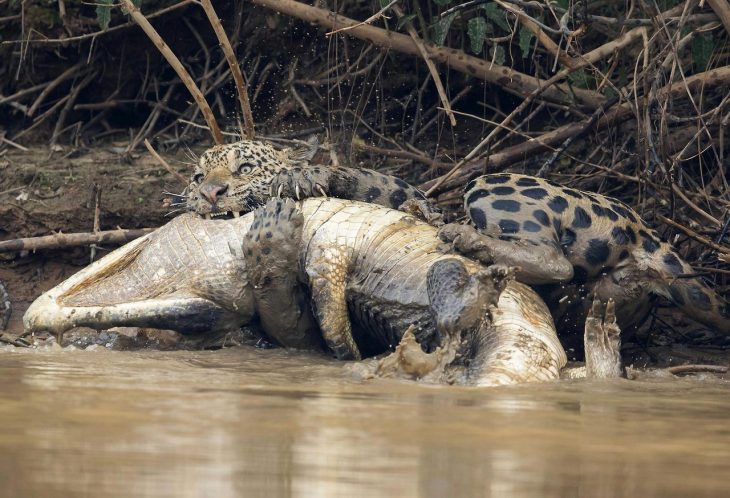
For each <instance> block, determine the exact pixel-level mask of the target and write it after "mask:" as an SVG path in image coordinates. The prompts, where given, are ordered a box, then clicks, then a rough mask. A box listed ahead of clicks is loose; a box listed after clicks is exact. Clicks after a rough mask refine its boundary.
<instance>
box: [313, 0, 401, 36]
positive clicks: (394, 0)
mask: <svg viewBox="0 0 730 498" xmlns="http://www.w3.org/2000/svg"><path fill="white" fill-rule="evenodd" d="M399 1H400V0H392V1H391V2H390V3H389V4H388V5H386V6H385V7H383V8H382V9H380V10H379V11H377V12H376V13H375V14H373V15H372V16H370V17H368V18H367V19H365V20H364V21H361V22H359V23H357V24H355V25H353V26H345V27H344V28H340V29H335V30H332V31H330V32H328V33H325V36H332V35H335V34H337V33H342V32H343V31H349V30H351V29H352V28H357V27H358V26H362V25H364V24H370V23H372V22H373V21H376V20H378V19H379V18H380V17H382V16H383V14H384V13H385V11H386V10H388V9H389V8H391V7H392V6H394V5H395V4H396V3H398V2H399ZM398 17H400V15H398ZM386 19H387V17H386Z"/></svg>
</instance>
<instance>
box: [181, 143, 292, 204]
mask: <svg viewBox="0 0 730 498" xmlns="http://www.w3.org/2000/svg"><path fill="white" fill-rule="evenodd" d="M294 156H295V155H294V154H293V153H292V151H291V150H290V149H282V150H279V149H276V148H275V147H274V146H273V145H271V144H269V143H267V142H262V141H258V140H242V141H240V142H236V143H232V144H226V145H216V146H215V147H212V148H210V149H208V150H206V151H205V152H203V154H201V156H200V160H199V161H198V164H197V166H196V167H195V170H194V171H193V176H192V178H191V183H190V186H189V187H188V198H187V209H188V210H189V211H194V212H196V213H198V214H199V215H201V216H205V217H211V216H213V217H218V216H226V217H231V216H235V217H238V216H239V215H240V214H241V213H247V212H249V211H252V210H253V209H255V208H257V207H258V206H261V205H263V204H264V203H266V201H267V200H268V199H269V198H270V195H269V185H270V183H271V181H272V180H273V179H274V177H275V175H276V174H277V173H278V172H279V171H281V169H282V168H285V167H287V166H290V165H291V164H292V163H293V162H295V159H294Z"/></svg>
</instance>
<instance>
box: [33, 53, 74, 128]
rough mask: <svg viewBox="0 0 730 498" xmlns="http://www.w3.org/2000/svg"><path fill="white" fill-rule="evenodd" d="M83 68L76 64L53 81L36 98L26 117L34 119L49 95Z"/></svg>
mask: <svg viewBox="0 0 730 498" xmlns="http://www.w3.org/2000/svg"><path fill="white" fill-rule="evenodd" d="M82 67H83V64H82V63H81V62H79V63H78V64H74V65H73V66H71V67H70V68H68V69H66V70H65V71H64V72H62V73H61V74H59V75H58V76H57V77H56V78H54V79H53V81H51V82H50V83H48V85H47V86H46V87H45V88H44V89H43V91H42V92H41V93H40V94H39V95H38V97H36V99H35V101H34V102H33V105H31V106H30V108H29V109H28V112H27V113H26V115H27V116H28V117H29V118H31V117H33V114H35V112H36V111H37V110H38V107H39V106H40V105H41V104H42V103H43V101H44V100H45V99H46V97H48V95H49V94H50V93H51V92H52V91H53V90H55V89H56V87H57V86H58V85H60V84H61V83H63V82H64V81H66V80H67V79H69V78H70V77H72V76H74V75H75V74H76V72H77V71H78V70H79V69H81V68H82Z"/></svg>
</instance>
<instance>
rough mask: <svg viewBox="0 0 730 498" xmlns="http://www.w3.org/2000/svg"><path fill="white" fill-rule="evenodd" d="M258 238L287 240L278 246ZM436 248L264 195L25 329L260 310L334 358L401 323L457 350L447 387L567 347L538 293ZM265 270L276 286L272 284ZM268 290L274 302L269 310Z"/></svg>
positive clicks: (608, 331)
mask: <svg viewBox="0 0 730 498" xmlns="http://www.w3.org/2000/svg"><path fill="white" fill-rule="evenodd" d="M277 206H278V208H277ZM284 215H286V216H285V218H286V219H282V216H284ZM291 233H294V234H297V235H296V236H295V237H290V236H289V235H290V234H291ZM256 239H258V240H256ZM265 240H270V241H271V242H272V244H273V242H275V241H278V242H281V241H282V240H289V241H290V242H289V245H290V248H289V249H287V248H286V247H285V245H284V244H278V245H267V244H266V243H262V241H265ZM439 244H440V241H439V239H438V237H437V231H436V229H435V228H433V227H431V226H430V225H428V224H426V223H424V222H421V221H418V220H417V219H415V218H414V217H413V216H411V215H409V214H407V213H403V212H400V211H395V210H392V209H388V208H384V207H381V206H376V205H371V204H363V203H357V202H352V201H343V200H336V199H309V200H305V201H303V202H301V203H299V204H298V205H296V206H295V205H293V204H291V205H288V207H287V205H283V206H282V205H281V204H276V203H274V204H272V205H271V206H268V207H266V208H264V209H262V210H259V211H257V212H256V213H250V214H247V215H243V216H240V217H238V218H235V219H231V220H205V219H202V218H200V217H197V216H194V215H182V216H179V217H177V218H175V219H174V220H172V221H171V222H169V223H168V224H167V225H165V226H163V227H161V228H160V229H158V230H157V231H155V232H153V233H152V234H149V235H147V236H145V237H143V238H140V239H137V240H135V241H133V242H131V243H129V244H127V245H125V246H124V247H122V248H120V249H118V250H116V251H114V252H112V253H110V254H109V255H107V256H105V257H104V258H102V259H101V260H99V261H98V262H96V263H94V264H92V265H90V266H89V267H87V268H86V269H84V270H82V271H81V272H79V273H78V274H76V275H74V276H73V277H71V278H70V279H68V280H67V281H65V282H63V283H62V284H60V285H59V286H57V287H55V288H53V289H51V290H50V291H48V292H46V293H45V294H43V295H42V296H41V297H39V298H38V299H37V300H36V301H35V302H34V303H33V304H32V305H31V307H30V308H29V309H28V311H27V312H26V314H25V316H24V324H25V326H26V329H27V330H28V331H38V330H49V331H51V332H56V333H60V332H63V331H65V330H68V329H70V328H72V327H75V326H87V327H92V328H96V329H106V328H110V327H115V326H142V327H154V328H165V329H174V330H177V331H180V332H183V333H200V332H206V331H208V330H212V329H228V328H231V327H238V326H242V325H244V324H248V323H251V322H252V321H254V320H255V319H256V318H257V316H259V315H261V317H262V324H263V325H264V328H265V329H266V331H267V332H268V333H269V335H270V336H271V338H272V339H273V340H275V341H277V342H279V343H280V344H282V345H284V346H291V347H300V348H316V347H318V346H320V345H321V343H322V337H324V339H325V342H326V344H327V346H328V347H329V348H331V350H332V351H333V352H334V353H335V354H336V355H337V356H338V357H340V358H347V357H350V358H358V357H360V355H361V349H363V350H368V353H376V352H379V351H386V350H389V349H392V348H393V347H395V346H396V345H397V344H398V342H399V341H400V339H401V338H402V336H403V335H404V333H405V332H406V331H407V330H408V329H409V328H411V330H413V329H415V336H416V338H417V340H418V342H419V343H420V345H421V347H422V348H423V349H424V350H426V351H432V350H434V349H436V348H438V347H439V346H444V344H445V343H447V342H449V341H451V343H452V344H453V343H455V342H458V343H459V344H463V345H464V346H463V347H462V349H461V351H460V357H461V361H462V362H463V363H464V364H465V365H466V367H465V374H464V376H463V378H461V379H457V381H459V382H463V383H467V384H476V385H497V384H505V383H513V382H525V381H534V380H548V379H554V378H557V377H558V375H559V371H560V369H561V367H563V366H564V365H565V362H566V356H565V352H564V351H563V349H562V347H561V345H560V342H559V341H558V339H557V336H556V333H555V329H554V326H553V325H552V320H551V319H550V315H549V313H548V311H547V309H546V307H545V305H544V304H543V303H542V301H541V300H540V299H539V298H538V297H537V296H536V294H535V293H534V292H533V291H532V290H531V289H529V288H528V287H526V286H524V285H522V284H519V283H517V282H514V281H511V280H509V279H504V277H505V273H506V272H504V271H501V270H499V269H485V268H484V267H483V266H481V265H479V264H477V263H474V262H472V261H470V260H468V259H466V258H464V257H461V256H457V255H446V254H443V253H442V252H441V251H439ZM272 247H273V248H275V250H272ZM291 251H293V253H292V254H293V256H294V260H293V261H296V262H295V263H294V266H295V267H296V272H295V274H296V278H295V279H292V278H291V275H290V274H287V273H286V272H284V273H282V274H281V275H279V274H277V271H276V268H277V266H276V265H274V264H270V263H272V261H271V259H268V260H267V261H266V263H267V264H265V265H263V264H261V261H262V259H261V258H273V257H281V258H283V259H282V261H281V262H280V264H282V265H285V266H286V265H289V266H288V268H291V267H292V259H291V258H292V254H290V252H291ZM257 256H258V257H259V262H258V263H257V262H256V257H257ZM272 268H273V270H272ZM277 278H278V279H280V280H281V281H283V284H284V285H283V286H282V285H281V283H282V282H278V283H275V284H272V283H271V282H272V281H273V280H274V279H277ZM287 286H289V287H287ZM502 286H504V291H503V292H502V293H501V294H499V292H498V291H499V290H500V287H502ZM272 289H273V293H274V294H273V295H274V296H275V295H276V293H277V292H279V293H281V294H279V297H280V298H282V299H281V300H280V301H278V302H277V303H274V306H272V294H271V293H269V291H272ZM287 289H288V290H287ZM497 296H499V302H498V304H497V306H496V307H494V306H491V304H493V303H494V301H495V300H496V299H497ZM310 298H311V301H312V303H313V306H312V307H311V308H310V306H309V305H308V302H309V299H310ZM267 306H268V307H267ZM276 306H278V308H276ZM276 309H279V310H282V309H283V310H286V311H287V312H292V313H291V314H288V315H287V314H284V313H281V311H279V312H278V314H277V312H276ZM310 309H311V310H312V311H313V313H311V314H310ZM348 309H349V313H348ZM488 309H490V310H491V312H492V316H493V322H491V323H490V322H489V321H487V320H485V316H486V312H487V310H488ZM284 324H287V328H284V327H281V328H278V327H279V326H280V325H284ZM612 330H613V329H612V320H611V316H610V310H606V321H605V322H603V321H602V320H601V317H598V318H597V320H596V326H595V327H593V328H592V329H591V330H590V331H589V330H588V329H587V333H586V337H587V338H589V339H590V340H595V342H597V343H601V344H606V343H610V341H609V339H610V338H611V337H612V335H613V334H612ZM588 332H590V334H589V333H588ZM591 337H592V339H591ZM607 341H608V342H607ZM601 357H602V358H603V360H601V362H602V363H605V364H608V365H609V367H610V368H603V367H600V368H599V367H598V366H596V367H593V368H591V367H590V365H588V366H589V374H591V372H595V375H602V374H601V372H603V371H615V368H613V367H614V366H616V364H617V362H620V360H619V357H618V349H617V348H615V347H614V348H612V349H611V351H609V352H608V354H603V355H602V356H601Z"/></svg>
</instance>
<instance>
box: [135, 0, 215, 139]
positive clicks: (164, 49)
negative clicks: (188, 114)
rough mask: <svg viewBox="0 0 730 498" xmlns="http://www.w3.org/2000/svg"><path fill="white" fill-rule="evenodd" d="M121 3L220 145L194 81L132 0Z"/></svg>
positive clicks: (205, 105)
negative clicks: (171, 72) (191, 99)
mask: <svg viewBox="0 0 730 498" xmlns="http://www.w3.org/2000/svg"><path fill="white" fill-rule="evenodd" d="M121 2H122V5H124V8H125V9H127V11H128V12H129V15H130V16H132V19H134V21H135V22H136V23H137V24H139V27H140V28H142V31H144V32H145V34H146V35H147V36H148V37H149V39H150V40H152V42H153V43H154V44H155V46H156V47H157V49H158V50H159V51H160V53H161V54H162V56H163V57H164V58H165V59H166V60H167V62H168V63H169V64H170V66H172V68H173V69H174V70H175V72H176V73H177V75H178V76H179V77H180V79H181V80H182V82H183V84H184V85H185V87H186V88H187V89H188V91H189V92H190V94H191V95H192V96H193V98H194V99H195V102H196V104H198V108H200V112H202V113H203V117H204V118H205V122H206V123H208V127H209V128H210V132H211V134H212V135H213V141H214V142H215V143H216V144H222V143H223V134H222V133H221V129H220V127H219V126H218V123H217V122H216V120H215V116H214V115H213V110H212V109H211V108H210V105H208V102H207V101H206V100H205V96H204V95H203V94H202V92H201V91H200V89H199V88H198V86H197V85H196V84H195V81H194V80H193V78H192V77H191V76H190V73H188V71H187V69H185V66H183V65H182V63H181V62H180V59H178V58H177V56H176V55H175V54H174V53H173V52H172V50H170V47H169V46H168V45H167V43H165V41H164V40H163V39H162V38H161V37H160V35H159V34H158V33H157V30H156V29H155V28H154V27H153V26H152V24H150V22H149V21H148V20H147V18H145V16H144V15H143V14H142V12H141V11H140V10H139V9H138V8H137V6H136V5H134V3H132V0H121Z"/></svg>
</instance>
